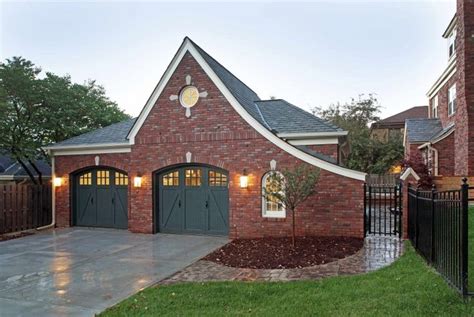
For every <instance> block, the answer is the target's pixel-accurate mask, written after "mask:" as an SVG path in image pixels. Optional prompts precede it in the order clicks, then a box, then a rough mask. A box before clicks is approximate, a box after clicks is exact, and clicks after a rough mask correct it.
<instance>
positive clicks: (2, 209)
mask: <svg viewBox="0 0 474 317" xmlns="http://www.w3.org/2000/svg"><path fill="white" fill-rule="evenodd" d="M51 216H52V215H51V184H49V183H47V184H43V185H33V184H21V185H20V184H14V185H0V234H3V233H9V232H17V231H22V230H28V229H35V228H38V227H41V226H45V225H48V224H50V223H51Z"/></svg>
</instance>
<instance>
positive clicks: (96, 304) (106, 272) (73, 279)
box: [0, 228, 227, 316]
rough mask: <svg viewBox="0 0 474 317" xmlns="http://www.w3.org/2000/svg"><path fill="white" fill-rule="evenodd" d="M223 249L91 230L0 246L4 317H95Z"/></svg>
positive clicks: (210, 242) (201, 241)
mask: <svg viewBox="0 0 474 317" xmlns="http://www.w3.org/2000/svg"><path fill="white" fill-rule="evenodd" d="M226 242H227V239H226V238H223V237H209V236H189V235H171V234H157V235H145V234H133V233H130V232H128V231H123V230H112V229H111V230H108V229H89V228H71V229H62V230H55V231H52V232H45V233H39V234H35V235H32V236H27V237H23V238H19V239H15V240H9V241H4V242H0V316H93V315H94V314H95V313H98V312H101V311H102V310H104V309H105V308H107V307H109V306H112V305H114V304H116V303H118V302H120V301H121V300H122V299H125V298H127V297H128V296H130V295H132V294H134V293H136V292H137V291H139V290H140V289H142V288H144V287H147V286H149V285H151V284H153V283H156V282H158V281H159V280H161V279H163V278H165V277H167V276H169V275H171V274H173V273H175V272H177V271H179V270H181V269H183V268H184V267H186V266H187V265H189V264H191V263H193V262H194V261H196V260H198V259H199V258H201V257H203V256H204V255H206V254H208V253H209V252H211V251H212V250H214V249H216V248H218V247H220V246H222V245H224V244H225V243H226Z"/></svg>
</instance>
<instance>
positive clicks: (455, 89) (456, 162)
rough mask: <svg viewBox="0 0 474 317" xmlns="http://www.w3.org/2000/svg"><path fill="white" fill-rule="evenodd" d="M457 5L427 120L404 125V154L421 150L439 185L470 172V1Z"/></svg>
mask: <svg viewBox="0 0 474 317" xmlns="http://www.w3.org/2000/svg"><path fill="white" fill-rule="evenodd" d="M456 9H457V12H456V14H455V16H454V17H453V19H452V20H451V22H450V23H449V25H448V27H447V29H446V31H445V32H444V33H443V38H445V39H446V41H447V48H448V49H447V53H448V54H447V55H448V61H447V66H446V68H445V69H444V71H443V72H442V74H441V75H440V76H439V78H438V79H437V80H436V81H435V83H434V84H433V86H432V87H431V88H430V90H429V91H428V93H427V96H428V98H429V115H430V118H429V119H425V120H416V121H410V120H407V123H406V124H407V127H406V135H405V149H406V154H407V155H410V154H412V153H414V151H417V150H418V151H421V153H422V155H423V157H424V158H425V160H426V162H427V163H428V164H429V167H430V169H431V171H432V174H433V175H434V176H438V177H437V181H438V183H439V184H440V185H443V183H452V182H451V181H450V180H449V178H450V177H455V178H454V179H455V180H454V183H456V184H458V185H459V183H460V181H459V177H460V176H473V175H474V41H473V36H474V2H472V1H463V0H458V1H457V7H456Z"/></svg>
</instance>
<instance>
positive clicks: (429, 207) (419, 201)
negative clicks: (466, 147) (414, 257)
mask: <svg viewBox="0 0 474 317" xmlns="http://www.w3.org/2000/svg"><path fill="white" fill-rule="evenodd" d="M468 190H469V185H468V184H467V179H463V184H462V185H461V188H460V189H458V190H448V191H440V192H438V191H436V189H435V188H434V187H433V189H432V190H419V189H418V188H413V187H409V188H408V237H409V238H410V240H411V242H412V244H413V246H414V247H415V248H416V250H417V251H418V252H419V253H420V254H421V255H422V256H423V257H424V258H425V259H426V261H427V262H428V263H430V264H431V265H432V266H433V267H434V268H435V269H436V270H437V271H438V272H439V273H440V274H441V275H442V276H443V277H444V278H445V279H446V280H447V281H448V283H449V284H451V285H452V286H453V287H454V288H455V289H457V290H458V291H459V292H460V293H461V294H462V295H463V296H466V295H468V256H469V255H468Z"/></svg>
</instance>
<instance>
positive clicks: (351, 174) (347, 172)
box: [129, 38, 366, 181]
mask: <svg viewBox="0 0 474 317" xmlns="http://www.w3.org/2000/svg"><path fill="white" fill-rule="evenodd" d="M186 52H189V53H190V54H191V55H192V56H193V58H194V59H195V60H196V62H197V63H198V64H199V65H200V66H201V68H202V69H203V70H204V72H205V73H206V74H207V75H208V76H209V78H210V79H211V80H212V81H213V82H214V84H215V85H216V86H217V88H218V89H219V90H220V92H221V93H222V94H223V95H224V97H225V98H226V99H227V101H228V102H229V103H230V104H231V105H232V107H233V108H234V110H235V111H237V113H238V114H239V115H240V116H241V117H242V118H243V119H244V120H245V121H246V122H247V123H248V124H249V125H250V126H251V127H253V128H254V129H255V130H257V132H258V133H260V134H261V135H262V136H263V137H264V138H266V139H267V140H269V141H270V142H272V143H273V144H275V145H276V146H278V147H279V148H281V149H282V150H284V151H286V152H288V153H289V154H291V155H293V156H295V157H297V158H299V159H300V160H302V161H304V162H306V163H308V164H311V165H314V166H317V167H319V168H321V169H323V170H326V171H328V172H331V173H334V174H338V175H341V176H345V177H348V178H352V179H356V180H359V181H365V176H366V174H365V173H363V172H359V171H354V170H351V169H348V168H345V167H342V166H339V165H335V164H332V163H329V162H326V161H324V160H321V159H318V158H316V157H314V156H312V155H310V154H307V153H305V152H303V151H301V150H299V149H297V148H296V147H294V146H292V145H291V144H289V143H287V142H285V141H283V140H282V139H280V138H279V137H278V136H276V135H275V134H273V133H272V132H270V131H269V130H268V129H267V128H265V127H264V126H263V125H262V124H261V123H260V122H258V121H257V120H256V119H255V118H254V117H252V116H251V115H250V114H249V113H248V112H247V111H246V110H245V109H244V107H242V105H241V104H240V103H239V102H238V101H237V99H235V97H234V96H233V95H232V93H231V92H230V91H229V90H228V89H227V87H226V86H225V85H224V84H223V83H222V81H221V80H220V78H219V77H218V76H217V75H216V74H215V73H214V71H213V70H212V68H211V67H210V66H209V65H208V64H207V62H206V61H205V60H204V58H203V57H202V56H201V54H199V52H198V50H197V49H196V48H195V47H194V45H193V44H192V43H191V41H190V40H189V39H188V38H186V39H185V40H184V42H183V44H182V45H181V47H180V49H179V51H178V52H177V53H176V55H175V57H174V58H173V61H172V62H171V64H170V66H169V67H168V69H167V70H166V72H165V74H164V75H163V77H162V78H161V80H160V82H159V83H158V85H157V86H156V88H155V90H154V91H153V93H152V95H151V97H150V98H149V99H148V102H147V104H146V105H145V108H144V109H143V111H142V113H141V114H140V116H139V117H138V119H137V121H136V122H135V124H134V126H133V127H132V129H131V130H130V133H129V139H130V142H131V143H132V144H134V143H135V136H136V134H137V133H138V131H139V130H140V128H141V126H142V125H143V123H144V122H145V119H146V117H147V116H148V114H149V113H150V111H151V109H152V108H153V105H154V104H155V103H156V100H158V98H159V96H160V94H161V92H162V91H163V89H164V87H165V86H166V84H167V82H168V80H169V79H170V77H171V75H172V74H173V72H174V71H175V70H176V68H177V66H178V64H179V62H180V61H181V59H182V58H183V57H184V55H185V54H186Z"/></svg>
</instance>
